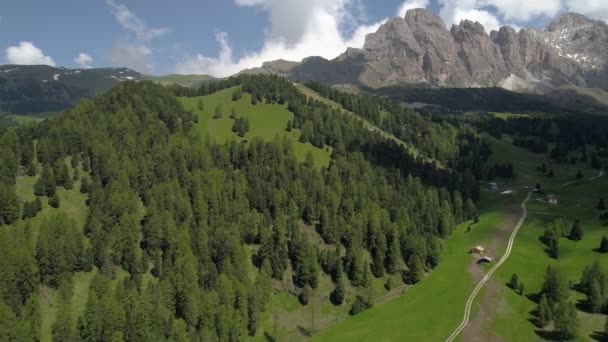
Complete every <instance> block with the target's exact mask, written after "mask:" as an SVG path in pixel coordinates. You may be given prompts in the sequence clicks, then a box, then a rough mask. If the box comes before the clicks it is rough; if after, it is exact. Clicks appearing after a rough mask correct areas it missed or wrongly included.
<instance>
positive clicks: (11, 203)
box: [0, 182, 21, 226]
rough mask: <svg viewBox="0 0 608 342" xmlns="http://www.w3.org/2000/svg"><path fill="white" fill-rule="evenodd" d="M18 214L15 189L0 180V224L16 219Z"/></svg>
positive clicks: (18, 206) (19, 211)
mask: <svg viewBox="0 0 608 342" xmlns="http://www.w3.org/2000/svg"><path fill="white" fill-rule="evenodd" d="M20 214H21V208H20V205H19V200H18V199H17V194H16V193H15V189H14V188H13V187H12V186H8V185H5V184H3V183H2V182H0V226H1V225H3V224H11V223H13V222H15V221H17V220H18V219H19V216H20Z"/></svg>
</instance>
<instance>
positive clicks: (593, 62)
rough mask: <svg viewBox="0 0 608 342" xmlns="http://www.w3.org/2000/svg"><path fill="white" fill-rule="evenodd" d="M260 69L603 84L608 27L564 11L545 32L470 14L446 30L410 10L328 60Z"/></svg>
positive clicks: (320, 75) (336, 79) (344, 80)
mask: <svg viewBox="0 0 608 342" xmlns="http://www.w3.org/2000/svg"><path fill="white" fill-rule="evenodd" d="M275 63H276V65H274V64H275ZM259 71H260V72H274V73H279V74H282V75H285V76H288V77H290V78H292V79H297V80H309V79H311V80H315V81H319V82H323V83H327V84H334V85H335V84H355V85H359V86H367V87H372V88H379V87H384V86H391V85H399V84H420V85H425V86H429V85H430V86H440V87H494V86H505V87H506V88H515V85H517V87H516V88H518V89H529V90H536V91H539V90H540V91H547V90H549V89H552V88H555V87H560V86H566V85H574V86H579V87H597V88H602V89H604V90H608V25H607V24H606V23H605V22H603V21H597V20H592V19H589V18H587V17H585V16H582V15H580V14H575V13H565V14H563V15H562V16H561V17H559V18H557V19H556V20H554V21H553V22H552V23H551V24H550V25H549V27H548V28H547V29H546V30H536V29H522V30H520V31H519V32H517V31H516V30H514V29H513V28H511V27H506V26H505V27H501V28H500V29H499V30H498V31H492V32H490V33H489V34H488V33H487V32H486V30H485V29H484V27H483V26H482V25H481V24H480V23H478V22H472V21H469V20H464V21H462V22H461V23H460V24H459V25H453V26H452V27H451V29H449V30H448V29H447V28H446V26H445V24H444V23H443V21H442V20H441V18H439V17H438V16H435V15H433V14H432V13H430V12H428V11H426V10H424V9H414V10H410V11H408V12H407V13H406V15H405V17H404V18H393V19H391V20H389V21H387V22H386V23H385V24H384V25H382V26H381V27H380V28H379V29H378V31H377V32H374V33H371V34H369V35H368V36H367V37H366V39H365V45H364V46H363V48H362V49H354V48H349V49H348V50H347V51H346V52H345V53H343V54H342V55H340V56H339V57H338V58H336V59H334V60H332V61H328V60H325V59H323V58H319V57H315V58H307V59H305V60H303V61H302V62H300V63H287V62H285V61H277V62H268V63H265V64H264V67H263V68H260V70H259ZM250 72H251V71H250ZM253 72H255V70H254V71H253Z"/></svg>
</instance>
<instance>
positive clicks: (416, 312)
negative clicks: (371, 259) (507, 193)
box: [314, 193, 513, 341]
mask: <svg viewBox="0 0 608 342" xmlns="http://www.w3.org/2000/svg"><path fill="white" fill-rule="evenodd" d="M511 201H513V198H510V197H499V196H498V195H496V194H494V193H484V202H485V207H483V208H481V210H482V212H481V216H480V223H479V224H476V225H474V226H473V229H472V230H471V231H470V232H467V229H466V228H467V226H468V225H469V224H470V222H468V223H465V224H462V225H460V226H459V227H458V228H457V229H456V231H455V232H454V233H453V234H452V235H451V236H450V237H449V238H448V239H447V241H446V242H445V244H444V253H443V254H442V260H441V263H440V264H439V266H438V267H437V268H436V269H435V270H434V271H433V272H432V273H430V274H429V275H428V276H427V277H426V278H425V279H424V280H422V281H421V282H420V283H419V284H417V285H415V286H413V287H411V288H410V289H409V290H408V291H407V292H405V293H404V294H402V295H401V296H400V297H399V298H397V299H394V300H392V301H390V302H388V303H386V304H383V305H378V306H375V307H374V308H372V309H371V310H368V311H365V312H363V313H361V314H359V315H357V316H354V317H352V318H350V319H348V320H346V321H344V322H342V323H340V324H337V325H335V326H333V327H331V328H329V329H327V330H324V331H321V332H319V334H318V335H316V336H315V338H314V340H318V341H441V340H444V339H445V338H446V337H447V336H448V335H449V334H450V333H451V332H452V330H453V329H454V328H455V327H456V326H457V325H458V322H459V321H460V319H461V317H462V311H463V309H464V302H465V301H466V298H467V297H468V295H469V292H470V290H471V289H472V288H473V282H472V279H471V275H470V274H469V273H468V272H467V270H466V266H467V265H468V264H470V262H471V255H469V254H467V251H468V250H469V249H470V248H471V247H472V246H475V245H483V244H485V243H486V242H487V241H488V240H489V239H490V238H491V236H492V234H493V232H494V228H495V227H496V226H497V225H498V224H499V223H500V222H501V221H502V220H503V219H504V214H503V211H502V210H501V208H503V207H505V206H507V205H508V204H509V203H510V202H511ZM460 303H462V304H460ZM439 316H441V317H440V318H439Z"/></svg>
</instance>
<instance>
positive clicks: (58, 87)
mask: <svg viewBox="0 0 608 342" xmlns="http://www.w3.org/2000/svg"><path fill="white" fill-rule="evenodd" d="M145 79H148V80H152V81H154V82H158V83H161V84H179V85H182V86H187V87H191V86H192V87H194V86H199V85H200V84H201V83H203V82H209V81H212V80H213V77H210V76H206V75H166V76H147V75H142V74H140V73H138V72H136V71H133V70H131V69H127V68H98V69H66V68H55V67H51V66H48V65H0V114H2V113H12V114H34V115H42V114H44V113H52V112H57V111H61V110H64V109H66V108H69V107H71V106H72V105H74V104H76V103H77V102H78V101H79V100H81V99H82V98H90V97H93V96H95V95H98V94H100V93H103V92H106V91H108V90H110V89H112V88H113V87H114V86H115V85H117V84H118V83H120V82H123V81H129V80H145Z"/></svg>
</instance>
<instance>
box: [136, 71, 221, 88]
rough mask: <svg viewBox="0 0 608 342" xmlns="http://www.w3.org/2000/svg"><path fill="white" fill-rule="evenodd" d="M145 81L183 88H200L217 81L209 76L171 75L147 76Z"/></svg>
mask: <svg viewBox="0 0 608 342" xmlns="http://www.w3.org/2000/svg"><path fill="white" fill-rule="evenodd" d="M144 78H145V79H147V80H151V81H153V82H156V83H158V84H162V85H171V84H177V85H180V86H182V87H199V86H200V85H201V84H203V83H209V82H213V81H215V80H216V78H214V77H211V76H209V75H179V74H169V75H163V76H152V75H146V76H144Z"/></svg>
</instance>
